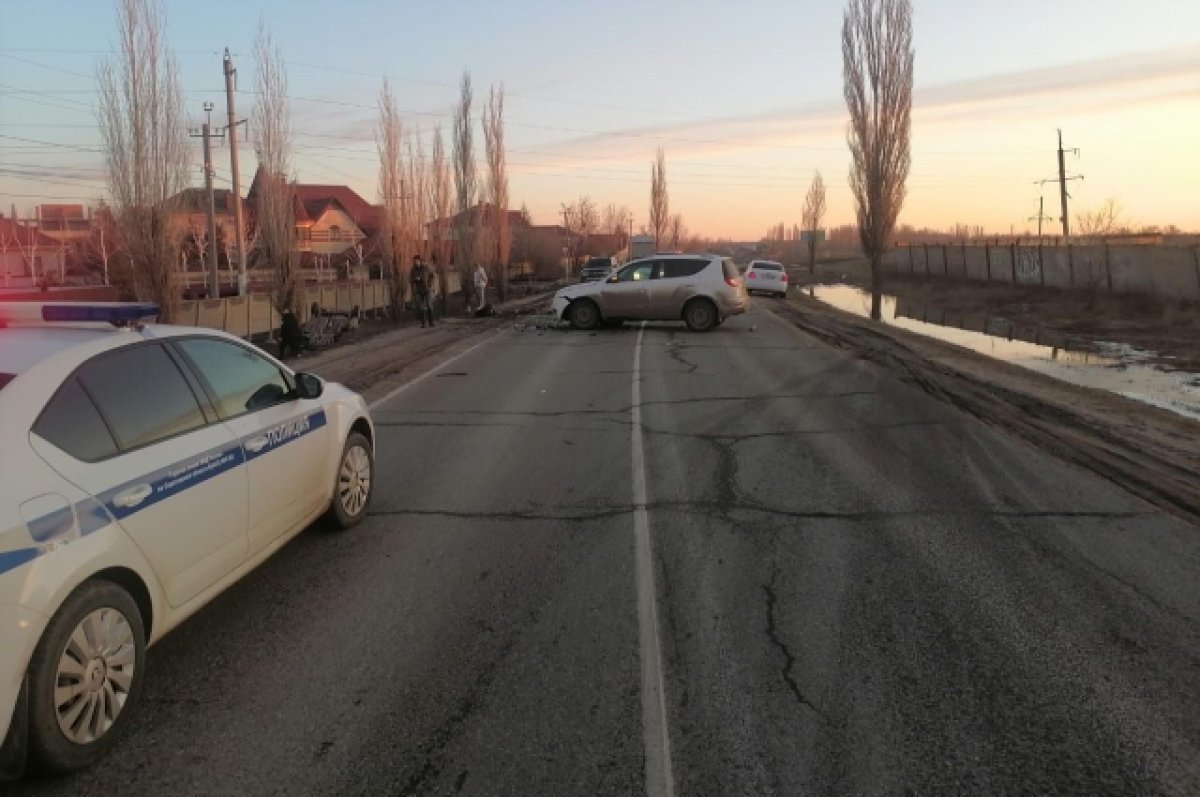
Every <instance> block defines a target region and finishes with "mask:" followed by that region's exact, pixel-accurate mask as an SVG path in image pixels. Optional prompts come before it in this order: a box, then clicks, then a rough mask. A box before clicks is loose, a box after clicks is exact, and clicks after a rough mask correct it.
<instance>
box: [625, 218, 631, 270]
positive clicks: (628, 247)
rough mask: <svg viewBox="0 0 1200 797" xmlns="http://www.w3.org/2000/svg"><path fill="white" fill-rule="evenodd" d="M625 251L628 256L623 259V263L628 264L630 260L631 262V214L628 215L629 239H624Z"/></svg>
mask: <svg viewBox="0 0 1200 797" xmlns="http://www.w3.org/2000/svg"><path fill="white" fill-rule="evenodd" d="M625 251H626V253H627V254H628V257H626V258H625V262H626V263H628V262H629V261H630V260H633V214H632V213H630V214H629V237H628V238H626V239H625Z"/></svg>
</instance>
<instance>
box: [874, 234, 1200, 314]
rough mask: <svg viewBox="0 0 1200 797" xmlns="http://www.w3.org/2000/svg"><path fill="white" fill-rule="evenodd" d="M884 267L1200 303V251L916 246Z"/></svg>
mask: <svg viewBox="0 0 1200 797" xmlns="http://www.w3.org/2000/svg"><path fill="white" fill-rule="evenodd" d="M883 262H884V268H885V269H886V270H887V271H889V272H892V273H894V274H915V275H918V276H928V277H945V278H950V279H966V280H975V281H980V282H1007V283H1012V284H1016V285H1045V286H1049V287H1054V288H1069V289H1076V290H1101V291H1109V292H1112V293H1128V294H1142V295H1145V296H1155V297H1158V298H1160V299H1187V300H1191V301H1200V247H1197V246H1144V245H1143V246H1138V245H1119V244H1117V245H1113V244H1070V245H1067V246H1047V245H1034V246H1025V245H1021V244H982V245H981V244H966V243H962V244H955V243H947V244H940V243H939V244H927V245H922V244H913V245H911V246H902V247H898V248H896V249H893V250H891V251H890V252H888V254H887V255H886V256H885V257H884V261H883Z"/></svg>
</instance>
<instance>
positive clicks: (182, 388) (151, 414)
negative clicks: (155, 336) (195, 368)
mask: <svg viewBox="0 0 1200 797" xmlns="http://www.w3.org/2000/svg"><path fill="white" fill-rule="evenodd" d="M78 378H79V382H80V383H81V384H82V385H83V387H84V389H86V390H87V392H88V395H90V396H91V397H92V400H93V401H95V402H96V406H97V407H98V408H99V409H100V413H101V414H102V415H103V416H104V419H105V420H106V421H108V426H109V428H110V429H111V430H112V432H113V434H114V435H116V437H117V443H118V444H119V445H120V446H121V448H124V449H130V448H138V447H140V446H144V445H148V444H150V443H154V442H156V441H158V440H163V439H165V438H168V437H171V436H173V435H177V434H182V433H183V432H186V431H189V430H191V429H195V428H197V427H200V426H203V425H204V423H205V421H204V414H203V413H202V412H201V411H200V404H199V402H197V401H196V396H195V394H193V393H192V389H191V388H190V387H188V384H187V382H186V381H184V378H183V374H182V373H180V371H179V367H178V366H176V365H175V361H174V360H172V359H171V357H170V355H168V354H167V352H166V351H165V350H164V349H163V347H162V346H159V345H149V346H134V347H131V348H128V349H122V350H120V351H117V352H116V353H115V354H111V355H107V356H102V357H98V358H96V359H95V360H92V361H91V362H89V363H87V364H86V365H84V366H83V368H81V369H79V374H78Z"/></svg>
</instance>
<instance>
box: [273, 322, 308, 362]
mask: <svg viewBox="0 0 1200 797" xmlns="http://www.w3.org/2000/svg"><path fill="white" fill-rule="evenodd" d="M304 342H305V341H304V333H303V332H302V331H301V330H300V322H299V321H297V320H296V314H295V313H293V312H292V311H291V310H284V311H283V315H282V316H280V319H279V359H281V360H286V359H287V358H288V353H289V352H290V353H291V354H292V356H298V355H299V354H300V349H301V348H302V347H303V346H304Z"/></svg>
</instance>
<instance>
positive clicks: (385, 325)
mask: <svg viewBox="0 0 1200 797" xmlns="http://www.w3.org/2000/svg"><path fill="white" fill-rule="evenodd" d="M553 289H554V288H553V286H546V285H543V286H535V290H533V291H531V292H530V293H529V294H528V295H525V290H524V287H523V286H522V288H521V290H519V291H517V296H516V297H515V298H511V299H510V300H509V301H508V302H504V303H499V304H497V305H496V309H497V313H498V315H497V316H495V317H492V318H475V317H473V316H471V315H468V314H467V313H466V311H465V310H464V307H463V302H462V298H461V296H452V297H449V300H448V308H447V309H448V312H447V313H446V314H445V315H442V312H441V306H440V305H439V306H438V313H437V319H436V321H435V325H434V326H433V328H432V329H429V328H426V329H422V328H421V325H420V322H419V321H418V319H417V317H416V316H414V315H412V314H411V313H409V314H406V315H405V317H404V318H402V319H400V320H399V321H394V320H391V319H369V318H368V319H365V320H364V321H363V322H362V324H360V326H359V327H358V329H355V330H352V331H350V332H347V333H346V334H345V335H344V336H343V337H342V338H341V339H340V340H339V341H338V343H337V344H336V345H334V346H329V347H327V348H324V349H321V350H320V351H317V352H306V353H305V354H303V355H301V356H299V357H295V358H292V359H290V360H289V361H288V365H290V366H291V367H292V368H294V369H296V370H298V371H307V372H310V373H314V374H316V375H318V376H320V377H321V378H323V379H328V380H330V381H334V382H340V383H341V384H343V385H346V386H347V387H349V388H351V389H352V390H355V391H358V392H359V393H361V394H362V395H363V396H364V397H365V398H366V399H367V401H368V402H370V401H374V400H376V399H378V398H380V397H381V396H384V395H386V394H387V393H388V392H389V391H391V390H392V389H394V388H395V387H397V386H398V385H401V384H403V383H405V382H408V381H410V380H412V379H415V378H416V377H418V376H420V375H421V374H423V373H425V372H426V371H429V370H430V369H432V368H434V367H436V366H437V365H438V364H439V363H442V362H444V361H445V360H447V359H449V358H450V357H453V356H455V355H456V354H458V353H459V352H460V351H465V350H466V349H468V348H470V347H471V346H473V345H475V344H476V343H478V342H479V341H482V340H484V339H486V337H487V336H488V335H489V334H494V333H496V332H497V331H499V330H500V329H502V328H504V327H505V326H507V325H510V324H512V323H513V322H514V321H515V320H516V319H518V318H520V317H522V316H524V315H527V314H531V313H534V312H538V311H540V310H543V309H544V308H545V307H547V306H549V304H550V297H551V296H552V295H553Z"/></svg>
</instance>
